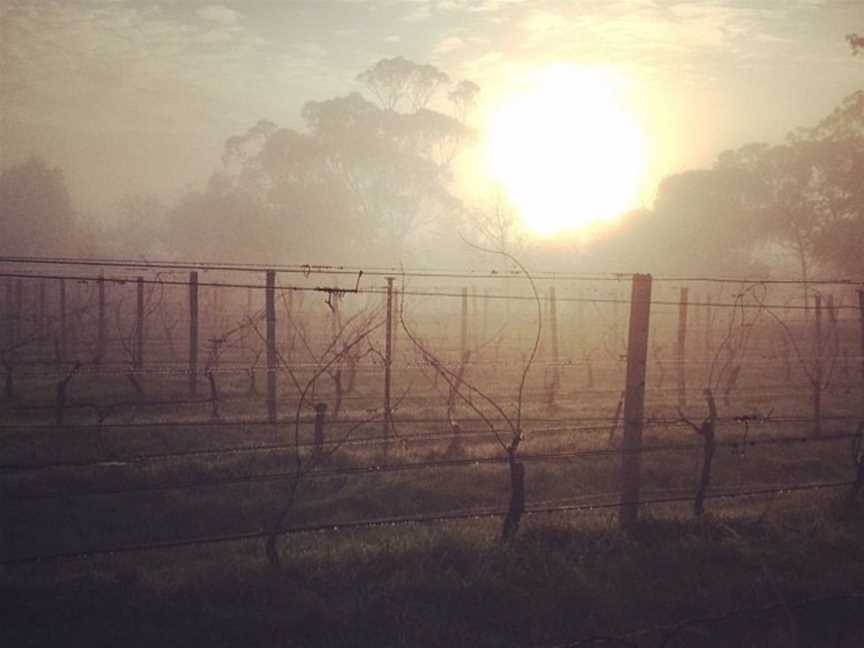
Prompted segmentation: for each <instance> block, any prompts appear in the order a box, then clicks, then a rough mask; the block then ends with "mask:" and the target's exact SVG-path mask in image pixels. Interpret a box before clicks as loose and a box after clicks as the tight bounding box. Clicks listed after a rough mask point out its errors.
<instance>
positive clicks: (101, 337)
mask: <svg viewBox="0 0 864 648" xmlns="http://www.w3.org/2000/svg"><path fill="white" fill-rule="evenodd" d="M96 285H97V288H98V293H99V321H98V324H97V328H96V366H97V368H100V367H101V366H102V363H103V362H104V360H105V347H106V339H105V337H106V334H107V332H108V319H107V313H106V312H105V277H104V276H103V275H101V274H100V275H99V279H98V280H97V284H96Z"/></svg>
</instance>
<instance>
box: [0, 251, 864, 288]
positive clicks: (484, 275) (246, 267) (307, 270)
mask: <svg viewBox="0 0 864 648" xmlns="http://www.w3.org/2000/svg"><path fill="white" fill-rule="evenodd" d="M0 263H17V264H33V265H72V266H76V265H77V266H97V267H98V266H103V267H123V268H130V269H131V268H141V269H152V270H160V269H161V270H196V269H197V270H203V271H225V272H264V271H267V270H273V271H274V272H277V273H291V274H303V275H307V276H308V275H310V274H331V275H332V274H348V275H356V274H357V273H358V272H360V271H362V272H363V274H365V275H370V276H381V277H389V276H392V277H403V276H404V277H441V278H464V279H469V278H470V279H512V278H524V276H525V275H524V274H523V273H522V272H520V271H519V270H466V269H440V268H433V269H420V268H400V267H395V266H390V267H386V266H347V265H320V264H293V265H285V264H261V263H233V262H225V261H214V262H206V261H191V262H178V261H144V260H141V259H100V258H92V257H82V258H74V257H19V256H0ZM530 274H531V276H532V277H534V278H545V279H556V280H568V279H569V280H580V281H616V282H620V281H623V280H628V279H630V278H631V277H632V276H633V275H634V274H635V273H621V272H618V273H571V272H556V271H544V270H532V271H530ZM652 280H653V281H662V282H699V283H729V284H743V283H746V284H766V285H860V284H862V283H864V278H861V279H851V278H830V279H807V280H802V279H771V278H752V277H746V278H736V277H711V276H672V275H670V276H662V275H660V276H657V277H653V278H652Z"/></svg>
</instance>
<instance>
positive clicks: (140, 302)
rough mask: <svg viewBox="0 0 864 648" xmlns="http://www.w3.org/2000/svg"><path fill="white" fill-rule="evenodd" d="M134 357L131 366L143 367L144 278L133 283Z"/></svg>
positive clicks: (139, 278)
mask: <svg viewBox="0 0 864 648" xmlns="http://www.w3.org/2000/svg"><path fill="white" fill-rule="evenodd" d="M135 289H136V291H135V292H136V300H135V301H136V303H135V357H134V364H133V366H134V367H135V369H141V368H142V367H143V366H144V278H143V277H138V280H137V281H136V282H135Z"/></svg>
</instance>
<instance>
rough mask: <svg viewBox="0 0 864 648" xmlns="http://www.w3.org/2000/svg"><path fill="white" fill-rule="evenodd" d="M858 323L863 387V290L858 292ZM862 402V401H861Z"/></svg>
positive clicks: (863, 383) (863, 400) (863, 384)
mask: <svg viewBox="0 0 864 648" xmlns="http://www.w3.org/2000/svg"><path fill="white" fill-rule="evenodd" d="M858 321H859V323H860V326H861V344H860V345H859V346H860V353H861V385H862V386H864V288H860V289H859V290H858ZM862 402H864V399H862Z"/></svg>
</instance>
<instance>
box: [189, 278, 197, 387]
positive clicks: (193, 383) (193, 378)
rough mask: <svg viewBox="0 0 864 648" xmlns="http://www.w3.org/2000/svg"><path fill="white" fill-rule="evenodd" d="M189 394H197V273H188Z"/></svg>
mask: <svg viewBox="0 0 864 648" xmlns="http://www.w3.org/2000/svg"><path fill="white" fill-rule="evenodd" d="M189 393H190V394H192V395H193V396H194V395H195V394H197V393H198V273H197V272H196V271H194V270H193V271H192V272H190V273H189Z"/></svg>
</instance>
